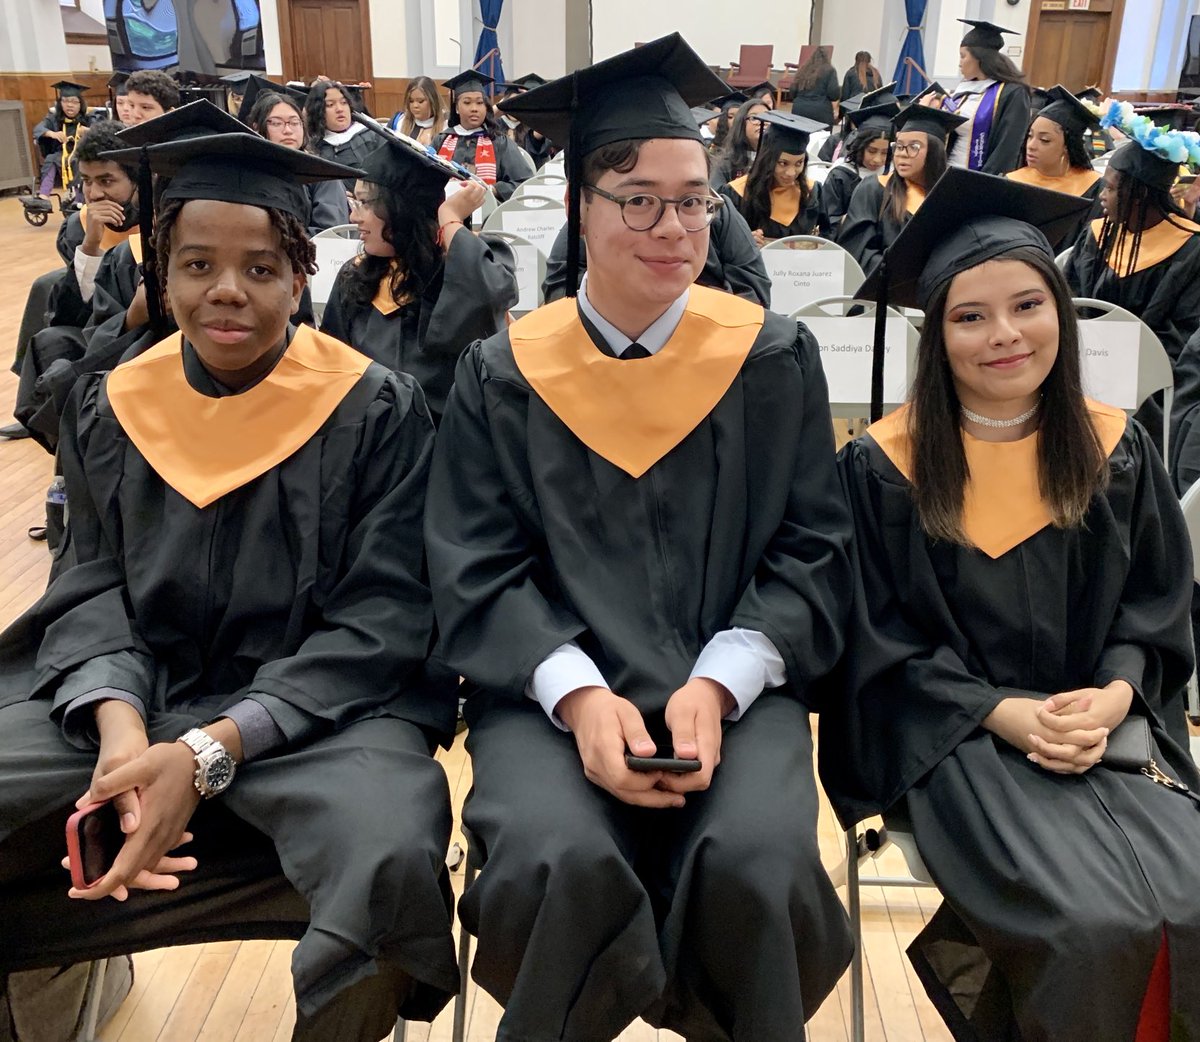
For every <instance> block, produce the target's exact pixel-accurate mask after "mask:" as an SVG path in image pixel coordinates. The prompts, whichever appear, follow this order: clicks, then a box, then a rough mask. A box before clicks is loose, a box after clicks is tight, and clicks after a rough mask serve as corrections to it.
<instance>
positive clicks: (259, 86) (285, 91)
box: [237, 73, 308, 123]
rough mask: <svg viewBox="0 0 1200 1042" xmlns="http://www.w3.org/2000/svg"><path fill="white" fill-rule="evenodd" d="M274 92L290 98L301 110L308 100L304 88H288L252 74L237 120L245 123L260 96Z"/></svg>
mask: <svg viewBox="0 0 1200 1042" xmlns="http://www.w3.org/2000/svg"><path fill="white" fill-rule="evenodd" d="M268 92H273V93H275V94H282V95H283V96H284V97H290V98H291V99H292V100H293V101H295V102H296V104H297V105H299V106H300V107H301V108H303V107H304V102H305V101H306V100H307V98H308V91H307V90H305V89H304V88H303V87H287V86H284V85H283V84H280V83H275V82H273V81H271V80H268V79H267V78H266V77H265V76H259V75H257V74H256V73H251V75H250V78H249V80H248V81H247V83H246V85H245V89H244V90H243V91H242V103H241V105H239V106H238V114H237V118H238V119H240V120H241V121H242V122H243V123H245V122H246V120H247V119H249V117H250V113H251V111H252V110H253V108H254V103H255V102H256V101H258V96H259V95H260V94H265V93H268Z"/></svg>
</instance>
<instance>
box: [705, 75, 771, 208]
mask: <svg viewBox="0 0 1200 1042" xmlns="http://www.w3.org/2000/svg"><path fill="white" fill-rule="evenodd" d="M769 111H770V106H769V105H765V104H763V102H762V101H761V100H759V99H758V98H751V99H750V100H749V101H744V102H742V104H741V105H739V106H738V109H737V114H736V115H735V116H734V117H733V124H732V125H731V126H730V128H729V136H728V137H726V138H725V143H724V145H722V146H721V150H720V152H719V153H717V157H716V159H715V160H714V161H713V163H712V171H711V173H710V175H709V184H711V185H712V186H713V188H714V189H717V190H720V189H721V188H722V187H723V186H724V185H727V184H728V183H729V182H730V181H732V180H733V179H734V178H737V177H742V176H744V175H745V174H746V173H748V172H749V170H750V164H751V163H753V162H754V153H755V151H756V150H757V149H758V138H759V135H760V134H761V133H762V126H763V125H762V123H760V122H759V121H758V120H757V119H755V118H754V117H755V116H761V115H762V114H763V113H764V112H769Z"/></svg>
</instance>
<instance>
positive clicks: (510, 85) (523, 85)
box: [500, 72, 550, 93]
mask: <svg viewBox="0 0 1200 1042" xmlns="http://www.w3.org/2000/svg"><path fill="white" fill-rule="evenodd" d="M549 82H550V81H549V80H548V79H546V78H545V77H544V76H539V75H538V74H537V73H536V72H530V73H526V74H525V75H524V76H517V77H516V78H515V79H512V80H509V81H508V82H507V83H502V84H500V86H501V87H503V88H504V90H505V91H506V92H507V93H512V92H514V91H526V90H533V88H534V87H541V86H543V85H545V84H547V83H549Z"/></svg>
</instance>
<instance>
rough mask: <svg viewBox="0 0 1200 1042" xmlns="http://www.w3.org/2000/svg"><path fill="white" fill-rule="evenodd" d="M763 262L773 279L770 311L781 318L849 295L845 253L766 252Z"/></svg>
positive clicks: (794, 250) (832, 251)
mask: <svg viewBox="0 0 1200 1042" xmlns="http://www.w3.org/2000/svg"><path fill="white" fill-rule="evenodd" d="M762 259H763V264H765V265H766V268H767V275H768V277H769V278H770V279H771V310H772V311H777V312H779V314H781V315H790V314H791V313H792V312H793V311H797V310H798V309H800V308H802V307H803V306H804V305H805V304H811V303H812V302H813V301H814V300H820V299H822V298H823V297H840V296H842V295H843V294H844V293H845V292H846V253H845V252H844V251H842V250H812V249H807V250H806V249H780V250H763V251H762Z"/></svg>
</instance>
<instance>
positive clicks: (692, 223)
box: [584, 185, 725, 232]
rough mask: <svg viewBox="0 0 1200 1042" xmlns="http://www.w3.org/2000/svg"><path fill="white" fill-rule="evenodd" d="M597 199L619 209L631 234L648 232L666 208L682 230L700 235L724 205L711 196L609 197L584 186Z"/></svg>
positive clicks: (599, 189)
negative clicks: (671, 208)
mask: <svg viewBox="0 0 1200 1042" xmlns="http://www.w3.org/2000/svg"><path fill="white" fill-rule="evenodd" d="M584 188H586V189H587V190H588V191H589V192H595V193H596V194H597V195H598V196H600V198H601V199H607V200H608V201H609V202H610V203H616V204H617V205H618V206H619V207H620V208H621V220H623V221H624V222H625V227H626V228H628V229H629V230H630V231H632V232H648V231H649V230H650V229H651V228H653V227H654V226H655V225H657V224H658V222H659V221H661V220H662V219H663V214H665V213H666V212H667V206H668V204H670V205H672V206H674V207H675V214H676V216H677V217H678V218H679V223H680V224H681V225H682V226H683V230H684V231H687V232H702V231H704V229H705V228H707V227H708V226H709V225H710V224H712V221H713V218H714V217H715V216H716V215H717V211H718V210H719V209H720V208H721V207H722V206H724V205H725V200H724V199H720V198H718V197H717V196H714V195H699V194H697V195H685V196H684V197H683V198H682V199H664V198H663V197H662V196H659V195H649V194H648V193H646V192H639V193H638V194H637V195H611V194H610V193H608V192H606V191H604V190H603V189H602V188H597V187H596V186H595V185H584Z"/></svg>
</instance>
